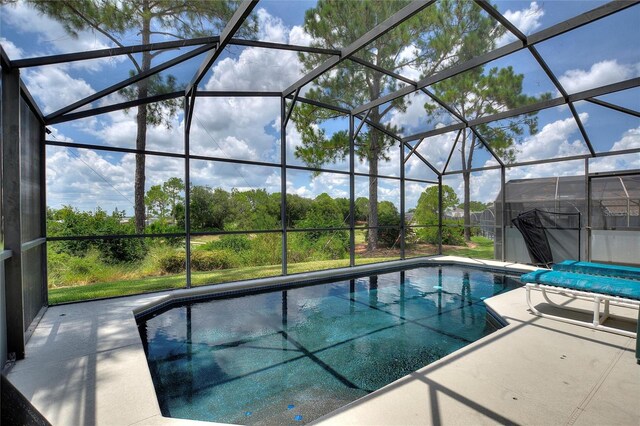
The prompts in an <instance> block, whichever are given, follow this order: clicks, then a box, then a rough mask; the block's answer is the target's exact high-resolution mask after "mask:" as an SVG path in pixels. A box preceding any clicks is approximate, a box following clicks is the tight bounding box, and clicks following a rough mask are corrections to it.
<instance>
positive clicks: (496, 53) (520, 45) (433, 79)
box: [352, 0, 640, 115]
mask: <svg viewBox="0 0 640 426" xmlns="http://www.w3.org/2000/svg"><path fill="white" fill-rule="evenodd" d="M638 3H640V0H634V1H630V2H624V1H615V0H614V1H611V2H609V3H606V4H604V5H602V6H600V7H597V8H595V9H593V10H590V11H588V12H585V13H583V14H580V15H578V16H575V17H573V18H570V19H567V20H566V21H563V22H560V23H559V24H556V25H553V26H551V27H549V28H546V29H543V30H541V31H538V32H537V33H535V34H532V35H530V36H529V37H527V38H526V42H525V41H522V40H518V41H515V42H513V43H510V44H507V45H505V46H502V47H499V48H497V49H494V50H492V51H491V52H488V53H485V54H484V55H481V56H477V57H475V58H473V59H471V60H469V61H466V62H463V63H461V64H458V65H455V66H453V67H451V68H448V69H445V70H442V71H440V72H438V73H436V74H434V75H432V76H429V77H426V78H424V79H422V80H420V81H419V82H418V86H417V88H418V89H421V88H423V87H427V86H429V85H431V84H434V83H437V82H439V81H442V80H444V79H447V78H449V77H453V76H455V75H458V74H461V73H463V72H465V71H468V70H470V69H472V68H475V67H477V66H480V65H484V64H486V63H488V62H491V61H493V60H496V59H499V58H502V57H503V56H507V55H509V54H511V53H514V52H517V51H519V50H522V49H524V48H526V47H528V46H532V45H534V44H536V43H540V42H543V41H545V40H548V39H550V38H552V37H556V36H559V35H561V34H564V33H566V32H568V31H571V30H574V29H576V28H579V27H582V26H583V25H586V24H588V23H591V22H594V21H596V20H598V19H602V18H605V17H607V16H609V15H612V14H614V13H617V12H620V11H621V10H624V9H627V8H629V7H631V6H634V5H636V4H638ZM414 90H415V89H414V88H412V87H405V88H403V89H400V90H396V91H395V92H393V93H389V94H388V95H386V96H383V97H381V98H378V99H376V100H373V101H371V102H368V103H366V104H364V105H361V106H359V107H357V108H354V109H353V111H352V113H353V114H354V115H355V114H359V113H361V112H362V111H366V110H367V109H369V108H373V107H376V106H378V105H382V104H384V103H387V102H389V101H392V100H394V99H397V98H399V97H402V96H405V95H408V94H409V93H411V92H413V91H414Z"/></svg>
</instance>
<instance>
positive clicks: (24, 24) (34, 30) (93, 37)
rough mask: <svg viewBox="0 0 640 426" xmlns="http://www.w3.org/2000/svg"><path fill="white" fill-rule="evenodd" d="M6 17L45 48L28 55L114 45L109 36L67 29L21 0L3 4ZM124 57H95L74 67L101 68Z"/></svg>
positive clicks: (9, 22)
mask: <svg viewBox="0 0 640 426" xmlns="http://www.w3.org/2000/svg"><path fill="white" fill-rule="evenodd" d="M2 20H3V21H4V22H6V23H7V24H9V25H11V26H12V27H14V28H15V29H16V30H17V31H18V32H20V33H23V34H25V35H27V36H35V37H36V39H37V44H35V43H34V45H37V46H38V48H39V49H45V50H44V51H41V52H34V51H32V52H28V56H30V57H32V56H43V55H52V54H57V53H70V52H83V51H86V50H97V49H106V48H109V47H113V46H112V44H111V43H110V42H109V40H107V39H106V37H104V36H102V35H101V34H98V33H95V32H93V31H80V32H78V37H73V36H71V35H69V34H68V33H67V31H66V30H65V29H64V27H63V26H62V24H60V23H59V22H57V21H55V20H54V19H51V18H49V17H47V16H46V15H44V14H41V13H39V12H38V11H36V10H35V9H33V7H31V6H30V5H29V4H27V3H24V2H17V3H13V4H11V5H4V6H3V7H2ZM121 60H124V58H102V59H95V60H91V61H78V62H75V63H72V64H71V66H72V67H78V68H84V69H87V70H92V71H98V70H100V69H102V67H103V65H104V64H108V63H114V62H118V61H121Z"/></svg>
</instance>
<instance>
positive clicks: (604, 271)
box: [553, 260, 640, 281]
mask: <svg viewBox="0 0 640 426" xmlns="http://www.w3.org/2000/svg"><path fill="white" fill-rule="evenodd" d="M553 270H554V271H565V272H577V273H581V274H589V275H602V276H605V277H615V278H624V279H626V280H639V281H640V268H634V267H632V266H622V265H608V264H605V263H593V262H579V261H577V260H564V261H562V262H560V263H556V264H555V265H553Z"/></svg>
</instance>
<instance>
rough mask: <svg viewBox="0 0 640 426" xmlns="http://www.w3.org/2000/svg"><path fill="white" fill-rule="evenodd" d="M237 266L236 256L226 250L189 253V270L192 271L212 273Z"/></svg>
mask: <svg viewBox="0 0 640 426" xmlns="http://www.w3.org/2000/svg"><path fill="white" fill-rule="evenodd" d="M236 264H237V256H236V255H235V254H234V253H232V252H229V251H226V250H215V251H203V250H195V251H193V252H192V253H191V269H193V270H194V271H213V270H216V269H228V268H233V267H234V266H236Z"/></svg>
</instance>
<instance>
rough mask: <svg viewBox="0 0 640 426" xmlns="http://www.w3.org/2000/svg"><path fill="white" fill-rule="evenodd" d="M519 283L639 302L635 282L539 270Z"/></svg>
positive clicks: (524, 276) (638, 289) (637, 282)
mask: <svg viewBox="0 0 640 426" xmlns="http://www.w3.org/2000/svg"><path fill="white" fill-rule="evenodd" d="M520 281H522V282H524V283H538V284H547V285H553V286H556V287H564V288H569V289H573V290H582V291H587V292H591V293H600V294H606V295H609V296H619V297H626V298H627V299H634V300H640V281H635V280H625V279H622V278H612V277H604V276H597V275H587V274H577V273H573V272H564V271H549V270H539V271H533V272H529V273H528V274H524V275H522V276H521V277H520Z"/></svg>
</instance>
